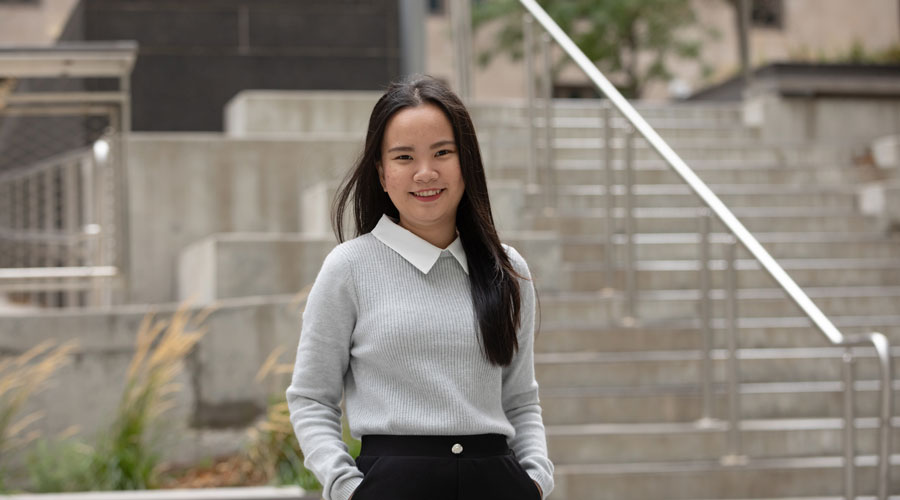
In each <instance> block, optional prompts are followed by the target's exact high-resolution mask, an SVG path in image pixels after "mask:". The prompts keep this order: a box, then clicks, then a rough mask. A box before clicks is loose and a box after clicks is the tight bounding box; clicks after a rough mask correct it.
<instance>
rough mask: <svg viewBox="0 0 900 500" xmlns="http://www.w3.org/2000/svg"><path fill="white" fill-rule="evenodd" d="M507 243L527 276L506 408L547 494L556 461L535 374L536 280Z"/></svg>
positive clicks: (506, 373)
mask: <svg viewBox="0 0 900 500" xmlns="http://www.w3.org/2000/svg"><path fill="white" fill-rule="evenodd" d="M504 247H505V248H506V252H507V255H508V256H509V258H510V261H511V263H512V264H513V267H514V269H515V270H516V272H518V273H519V274H520V275H522V276H523V277H525V278H527V279H520V280H519V293H520V295H521V304H522V306H521V313H520V318H521V319H520V324H519V331H518V334H517V337H518V341H519V349H518V351H517V352H516V355H515V357H514V358H513V360H512V363H510V365H509V366H507V367H505V368H504V369H503V390H502V394H503V396H502V399H503V401H502V402H503V411H504V412H505V413H506V417H507V418H508V419H509V422H510V423H511V424H512V426H513V428H514V429H515V436H513V438H512V439H510V440H509V446H510V448H512V450H513V452H514V453H515V454H516V458H517V459H518V460H519V463H521V464H522V467H524V468H525V471H526V472H528V475H529V476H531V478H532V479H534V480H535V481H537V483H538V484H539V485H540V486H541V490H542V491H543V493H544V497H546V496H547V495H549V494H550V492H551V491H552V490H553V486H554V481H553V463H552V462H551V461H550V460H549V458H548V456H547V439H546V435H545V432H544V423H543V418H542V417H541V406H540V401H539V399H538V384H537V381H536V379H535V374H534V316H535V292H534V284H533V282H532V281H531V273H530V271H529V270H528V265H527V264H526V262H525V259H523V258H522V256H521V255H520V254H519V253H518V252H517V251H516V249H515V248H513V247H511V246H507V245H504Z"/></svg>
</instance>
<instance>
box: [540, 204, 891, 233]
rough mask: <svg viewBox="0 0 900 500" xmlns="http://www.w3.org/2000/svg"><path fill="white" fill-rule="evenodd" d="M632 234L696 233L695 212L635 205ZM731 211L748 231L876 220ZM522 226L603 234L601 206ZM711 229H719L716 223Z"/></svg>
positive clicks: (864, 225) (829, 213)
mask: <svg viewBox="0 0 900 500" xmlns="http://www.w3.org/2000/svg"><path fill="white" fill-rule="evenodd" d="M632 213H633V217H634V218H633V222H634V231H635V232H636V233H673V232H674V233H688V232H697V231H698V227H699V222H698V220H697V218H698V215H697V214H698V211H697V210H695V209H692V208H680V209H679V208H671V209H666V208H641V207H638V208H635V209H634V210H633V212H632ZM732 213H734V214H735V216H736V217H737V218H738V219H739V220H740V221H741V222H742V223H743V224H744V226H746V227H747V229H748V230H749V231H750V232H763V231H768V232H844V233H861V232H863V233H865V232H868V233H876V232H878V231H879V228H878V223H877V221H876V220H874V219H873V218H870V217H865V216H863V215H858V214H855V213H853V212H849V211H846V210H825V209H811V208H805V207H804V208H796V209H791V210H788V209H785V208H778V207H776V208H768V207H767V208H743V207H738V208H734V209H732ZM613 216H614V219H615V226H614V231H615V232H624V225H625V210H624V209H621V208H617V209H616V210H615V211H614V212H613ZM523 226H524V227H526V228H529V229H532V230H535V231H558V232H559V234H560V235H562V236H568V235H594V236H603V235H605V234H606V233H605V231H606V216H605V210H604V209H587V210H581V211H580V212H579V213H578V214H571V215H569V214H567V213H561V214H559V215H552V216H547V215H532V216H525V217H524V218H523ZM713 229H714V230H716V231H719V230H720V229H719V226H718V224H714V225H713Z"/></svg>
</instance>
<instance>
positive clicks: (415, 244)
mask: <svg viewBox="0 0 900 500" xmlns="http://www.w3.org/2000/svg"><path fill="white" fill-rule="evenodd" d="M372 235H373V236H375V237H376V238H378V240H379V241H381V242H382V243H384V244H385V245H387V246H388V247H389V248H390V249H391V250H393V251H395V252H397V253H398V254H400V256H402V257H403V258H404V259H406V260H407V261H409V263H410V264H412V265H413V266H415V267H416V268H417V269H418V270H420V271H422V272H423V273H425V274H428V271H431V268H432V267H433V266H434V263H435V262H437V260H438V258H439V257H440V256H441V252H443V251H444V250H443V249H440V248H438V247H436V246H434V245H432V244H431V243H429V242H427V241H425V240H423V239H422V238H420V237H418V236H416V235H415V234H413V233H412V232H411V231H409V230H408V229H406V228H405V227H403V226H401V225H400V224H397V223H396V222H394V221H393V220H392V219H391V218H390V217H388V216H387V215H382V216H381V220H379V221H378V224H377V225H376V226H375V229H373V230H372ZM446 250H448V251H449V252H450V253H451V254H453V256H454V257H456V260H457V261H458V262H459V265H460V266H462V268H463V271H465V272H466V274H469V263H468V260H466V251H465V250H463V246H462V241H460V239H459V235H458V234H457V236H456V239H455V240H453V243H450V246H448V247H447V248H446Z"/></svg>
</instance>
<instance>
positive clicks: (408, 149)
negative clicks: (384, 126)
mask: <svg viewBox="0 0 900 500" xmlns="http://www.w3.org/2000/svg"><path fill="white" fill-rule="evenodd" d="M432 147H434V146H432ZM394 151H415V150H414V149H413V147H412V146H394V147H392V148H391V149H388V150H387V152H388V153H393V152H394Z"/></svg>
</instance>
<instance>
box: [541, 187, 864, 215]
mask: <svg viewBox="0 0 900 500" xmlns="http://www.w3.org/2000/svg"><path fill="white" fill-rule="evenodd" d="M709 187H710V189H712V190H713V192H714V193H716V195H718V196H719V198H721V199H722V201H723V202H724V203H725V205H727V206H728V207H729V208H736V207H775V206H780V207H818V208H832V209H845V210H856V207H857V195H856V191H855V189H852V188H851V189H848V188H847V187H837V186H835V187H831V188H820V189H815V188H810V187H806V188H804V187H802V186H793V185H771V184H751V185H745V184H713V185H710V186H709ZM611 192H612V198H613V206H614V207H622V206H625V203H626V196H625V194H626V187H625V186H624V185H621V184H617V185H614V186H613V188H612V189H611ZM542 196H544V195H543V193H532V194H530V195H529V198H528V199H527V200H526V203H527V204H528V205H529V206H539V204H540V203H541V202H542V201H543V200H542ZM556 200H557V201H556V203H557V204H556V206H557V207H558V208H559V209H561V210H574V209H586V208H587V209H589V208H604V207H605V206H606V203H607V197H606V187H605V186H603V185H598V184H593V185H590V184H584V185H564V186H559V187H558V188H557V190H556ZM632 200H633V201H632V203H633V204H634V206H636V207H650V208H682V207H683V208H687V207H697V206H698V205H699V203H698V200H697V196H696V195H695V194H694V193H693V192H692V191H691V190H690V188H689V187H688V186H687V185H686V184H655V185H647V184H638V185H635V186H634V187H633V188H632Z"/></svg>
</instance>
